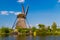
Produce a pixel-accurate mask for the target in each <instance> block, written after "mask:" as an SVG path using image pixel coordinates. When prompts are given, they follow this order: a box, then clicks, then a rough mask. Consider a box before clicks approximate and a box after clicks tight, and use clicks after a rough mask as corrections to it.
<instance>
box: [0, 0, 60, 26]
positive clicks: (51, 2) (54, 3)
mask: <svg viewBox="0 0 60 40" xmlns="http://www.w3.org/2000/svg"><path fill="white" fill-rule="evenodd" d="M21 3H23V4H24V7H25V9H26V6H27V5H29V12H28V15H27V19H28V21H29V24H30V25H34V26H36V25H37V24H45V25H46V26H48V25H52V23H53V22H56V23H57V25H58V26H60V0H0V27H1V26H8V27H12V25H13V23H14V21H15V19H16V16H17V14H19V13H21Z"/></svg>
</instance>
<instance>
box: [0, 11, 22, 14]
mask: <svg viewBox="0 0 60 40" xmlns="http://www.w3.org/2000/svg"><path fill="white" fill-rule="evenodd" d="M0 14H1V15H9V14H14V15H18V14H21V12H16V11H0Z"/></svg>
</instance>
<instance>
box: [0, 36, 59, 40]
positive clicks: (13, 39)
mask: <svg viewBox="0 0 60 40" xmlns="http://www.w3.org/2000/svg"><path fill="white" fill-rule="evenodd" d="M0 40H60V36H35V37H34V36H2V37H0Z"/></svg>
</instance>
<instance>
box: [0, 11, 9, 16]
mask: <svg viewBox="0 0 60 40" xmlns="http://www.w3.org/2000/svg"><path fill="white" fill-rule="evenodd" d="M0 13H1V14H2V15H8V11H0Z"/></svg>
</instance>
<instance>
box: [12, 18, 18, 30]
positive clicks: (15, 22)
mask: <svg viewBox="0 0 60 40" xmlns="http://www.w3.org/2000/svg"><path fill="white" fill-rule="evenodd" d="M16 20H17V18H16V19H15V21H14V23H13V26H12V29H13V28H14V26H15V23H16Z"/></svg>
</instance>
